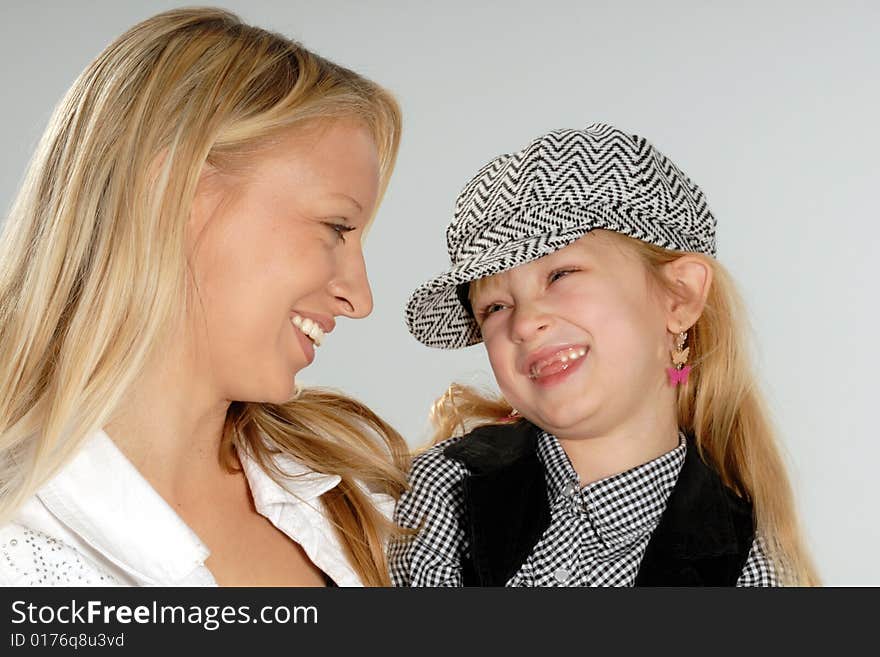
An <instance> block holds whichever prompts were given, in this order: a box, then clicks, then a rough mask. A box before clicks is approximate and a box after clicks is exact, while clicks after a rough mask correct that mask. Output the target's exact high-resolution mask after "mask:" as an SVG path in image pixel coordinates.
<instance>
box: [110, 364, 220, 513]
mask: <svg viewBox="0 0 880 657" xmlns="http://www.w3.org/2000/svg"><path fill="white" fill-rule="evenodd" d="M192 371H193V369H192V368H191V367H189V366H187V359H185V358H181V359H170V358H165V359H163V361H162V364H161V365H156V364H152V365H150V366H148V367H147V368H146V369H145V373H144V374H143V375H142V376H141V377H140V378H139V379H138V380H137V382H136V383H135V385H134V386H133V387H132V388H131V389H130V390H129V391H128V392H127V394H126V396H125V398H124V400H123V403H122V404H121V405H120V407H119V408H118V409H117V410H116V412H115V413H114V414H113V416H112V418H111V420H110V422H108V423H107V425H106V426H105V427H104V428H105V430H106V432H107V434H108V435H109V436H110V437H111V438H112V439H113V442H114V443H116V445H117V446H118V447H119V449H120V450H121V451H122V453H123V454H125V456H126V457H127V458H128V459H129V460H130V461H131V462H132V464H133V465H134V466H135V467H136V468H137V469H138V471H139V472H140V473H141V474H142V475H143V476H144V478H145V479H146V480H147V481H149V482H150V484H151V485H152V486H153V487H154V488H155V489H156V490H157V491H158V492H159V494H160V495H162V496H163V497H164V498H165V499H166V500H168V501H169V502H171V501H173V500H177V499H180V498H186V497H189V495H190V494H191V491H195V490H197V489H198V488H199V487H200V486H203V485H204V484H206V483H207V482H209V481H211V480H216V478H218V477H221V476H222V475H223V474H224V473H225V469H224V468H223V466H222V464H221V463H220V459H219V450H220V440H221V437H222V435H223V425H224V422H225V420H226V412H227V410H228V409H229V401H227V400H222V399H218V396H217V395H216V393H213V394H212V392H213V391H211V390H209V389H208V387H207V386H206V385H205V383H204V379H203V378H202V379H199V378H198V377H196V376H192V374H191V373H192Z"/></svg>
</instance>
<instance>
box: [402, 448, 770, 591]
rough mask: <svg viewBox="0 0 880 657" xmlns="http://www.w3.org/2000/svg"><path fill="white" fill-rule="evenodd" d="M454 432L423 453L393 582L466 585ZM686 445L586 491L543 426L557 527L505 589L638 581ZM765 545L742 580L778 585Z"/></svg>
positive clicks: (461, 470) (405, 506) (543, 454)
mask: <svg viewBox="0 0 880 657" xmlns="http://www.w3.org/2000/svg"><path fill="white" fill-rule="evenodd" d="M458 440H460V438H451V439H449V440H446V441H444V442H442V443H440V444H438V445H435V446H434V447H432V448H431V449H429V450H428V451H426V452H424V453H423V454H421V455H420V456H419V457H418V458H416V459H415V461H414V463H413V468H412V471H411V473H410V488H409V490H408V491H407V492H406V493H404V495H403V496H402V497H401V498H400V501H399V502H398V506H397V510H396V512H395V519H396V520H397V522H398V524H400V525H401V526H402V527H407V528H412V529H415V528H418V527H421V530H420V531H419V532H418V533H417V534H416V535H415V536H414V537H410V538H404V539H400V540H398V541H395V542H394V543H393V544H392V545H391V548H390V551H389V561H390V565H391V579H392V582H393V583H394V585H395V586H462V562H463V560H464V559H466V558H467V556H468V550H469V546H468V538H467V534H466V531H465V527H464V526H463V524H462V522H463V519H464V516H465V513H466V511H465V500H464V494H463V490H462V483H463V480H464V478H465V477H466V476H467V470H466V468H465V466H464V465H463V464H461V463H459V462H458V461H455V460H453V459H449V458H446V457H445V456H444V454H443V450H444V449H445V448H446V447H448V446H449V445H451V444H452V443H454V442H456V441H458ZM686 450H687V441H686V440H685V439H684V436H683V435H682V436H681V437H680V440H679V445H678V447H676V448H675V449H673V450H671V451H669V452H667V453H665V454H663V455H661V456H659V457H657V458H656V459H654V460H652V461H649V462H648V463H645V464H643V465H640V466H637V467H635V468H632V469H630V470H627V471H626V472H621V473H620V474H616V475H613V476H611V477H607V478H605V479H602V480H600V481H597V482H594V483H591V484H589V485H587V486H585V487H583V488H581V487H580V486H579V484H578V477H577V474H576V473H575V471H574V468H573V467H572V465H571V462H570V461H569V459H568V457H567V456H566V454H565V451H564V450H563V449H562V446H561V445H560V444H559V441H558V440H557V439H556V437H555V436H553V435H551V434H548V433H546V432H543V431H542V432H540V434H539V438H538V458H539V459H540V460H541V462H542V464H543V465H544V473H545V479H546V483H547V494H548V499H549V500H550V525H549V526H548V527H547V529H546V530H545V532H544V534H543V536H542V537H541V539H540V540H539V541H538V543H537V544H536V545H535V547H534V549H533V550H532V553H531V554H530V555H529V557H528V558H527V559H526V561H525V563H523V564H522V565H521V566H520V568H519V570H518V571H517V572H516V573H514V575H513V576H512V577H511V578H510V579H509V580H508V581H507V586H633V584H634V582H635V579H636V575H637V574H638V570H639V565H640V563H641V561H642V557H643V556H644V553H645V548H646V547H647V546H648V541H649V540H650V538H651V533H652V532H653V531H654V530H655V529H656V528H657V525H658V524H659V522H660V517H661V515H662V514H663V510H664V509H665V508H666V501H667V499H668V498H669V494H670V493H671V492H672V489H673V487H674V486H675V482H676V480H677V479H678V474H679V472H680V471H681V467H682V465H683V464H684V457H685V452H686ZM778 579H779V578H778V576H777V571H776V569H775V568H774V565H773V564H772V563H771V561H770V559H769V558H768V556H767V554H766V552H765V548H764V544H763V541H762V540H761V538H760V537H757V538H756V539H755V541H754V542H753V544H752V548H751V551H750V552H749V556H748V559H747V560H746V564H745V566H744V567H743V570H742V573H741V574H740V577H739V579H738V581H737V586H778V585H779V581H778Z"/></svg>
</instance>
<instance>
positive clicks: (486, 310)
mask: <svg viewBox="0 0 880 657" xmlns="http://www.w3.org/2000/svg"><path fill="white" fill-rule="evenodd" d="M504 308H505V306H504V304H501V303H490V304H489V305H488V306H483V307H482V308H481V309H480V312H479V313H477V317H479V319H480V321H481V322H482V321H484V320H485V319H486V318H487V317H488V316H489V315H491V314H492V313H496V312H498V311H499V310H504Z"/></svg>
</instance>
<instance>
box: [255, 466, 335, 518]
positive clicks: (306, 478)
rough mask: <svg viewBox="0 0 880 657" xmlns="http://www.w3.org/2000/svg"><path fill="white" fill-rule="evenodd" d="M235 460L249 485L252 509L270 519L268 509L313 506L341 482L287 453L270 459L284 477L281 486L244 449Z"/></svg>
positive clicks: (332, 475)
mask: <svg viewBox="0 0 880 657" xmlns="http://www.w3.org/2000/svg"><path fill="white" fill-rule="evenodd" d="M238 457H239V460H240V461H241V466H242V469H243V470H244V474H245V476H246V477H247V480H248V484H249V485H250V489H251V495H252V496H253V498H254V506H255V507H256V509H257V511H259V512H260V513H261V514H263V515H264V516H269V512H270V510H271V509H272V508H275V507H278V506H284V505H291V504H292V505H299V504H306V505H310V506H314V505H315V504H316V500H317V499H318V498H319V497H320V496H321V495H323V494H324V493H326V492H327V491H329V490H331V489H333V488H335V487H336V486H337V485H338V484H339V482H340V481H342V477H340V476H339V475H335V474H325V473H322V472H315V471H314V470H312V469H310V468H309V467H308V466H306V465H303V464H302V463H300V462H299V461H297V460H296V459H294V458H293V457H291V456H289V455H287V454H275V455H274V457H273V460H274V462H275V465H276V467H277V468H278V471H279V473H280V474H281V475H282V476H283V478H284V486H282V485H281V484H279V483H278V482H277V481H276V480H275V479H274V478H272V477H271V476H269V474H267V473H266V471H265V470H263V468H262V466H260V464H259V463H257V462H256V461H255V460H254V459H253V458H251V457H250V456H249V455H248V454H247V453H246V452H245V451H244V450H239V452H238Z"/></svg>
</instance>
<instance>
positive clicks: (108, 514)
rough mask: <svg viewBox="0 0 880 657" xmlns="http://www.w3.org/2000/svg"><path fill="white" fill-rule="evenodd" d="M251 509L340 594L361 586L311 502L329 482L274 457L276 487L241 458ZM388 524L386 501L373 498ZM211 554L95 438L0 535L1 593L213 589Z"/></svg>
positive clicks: (107, 444) (318, 505) (101, 437)
mask: <svg viewBox="0 0 880 657" xmlns="http://www.w3.org/2000/svg"><path fill="white" fill-rule="evenodd" d="M239 456H240V457H241V462H242V467H243V470H244V473H245V476H246V477H247V480H248V484H249V486H250V490H251V494H252V496H253V499H254V504H255V506H256V510H257V511H258V512H259V513H260V514H261V515H263V516H265V517H266V518H267V519H269V521H271V522H272V524H273V525H275V526H276V527H277V528H278V529H279V530H281V531H282V532H284V533H285V534H286V535H287V536H289V537H290V539H291V540H293V541H295V542H297V543H298V544H299V545H300V546H302V548H303V550H305V553H306V554H307V555H308V557H309V559H311V560H312V563H314V564H315V565H316V566H317V567H318V568H320V569H321V570H322V571H324V572H325V573H326V574H327V575H329V576H330V577H331V578H332V579H333V581H334V582H336V583H337V584H338V585H339V586H362V585H363V583H362V582H361V580H360V578H359V577H358V576H357V574H356V573H355V571H354V570H353V569H352V567H351V565H350V564H349V562H348V559H347V558H346V556H345V554H344V552H343V549H342V545H341V544H340V542H339V539H338V538H337V536H336V532H335V531H334V529H333V527H332V526H331V524H330V522H329V520H328V519H327V517H326V516H325V514H324V507H323V502H322V500H321V499H320V496H321V495H322V494H323V493H326V492H327V491H329V490H331V489H332V488H333V487H335V486H336V485H337V484H338V483H339V482H340V477H339V476H338V475H328V474H321V473H318V472H313V471H312V470H310V469H309V468H307V467H306V466H304V465H303V464H301V463H299V462H298V461H296V460H295V459H293V458H292V457H289V456H278V457H276V463H277V464H278V466H279V468H280V469H281V471H282V472H284V473H285V474H287V475H289V479H288V480H287V481H286V484H287V486H286V488H287V490H285V488H282V487H281V486H279V485H278V484H277V483H276V482H275V481H274V480H273V479H272V478H271V477H269V475H267V474H266V473H265V472H264V471H263V469H262V468H260V466H259V465H258V464H257V463H256V462H254V461H253V460H251V459H249V458H247V457H246V455H244V454H240V455H239ZM372 497H373V500H374V502H375V503H376V505H377V507H378V508H379V509H380V510H382V511H383V512H384V513H385V514H386V515H388V516H389V517H390V514H391V512H392V511H393V508H394V501H393V499H392V498H391V497H389V496H387V495H383V494H377V493H373V494H372ZM209 555H210V551H209V550H208V548H207V547H206V546H205V544H204V543H202V541H201V540H199V537H198V536H196V534H195V532H193V531H192V530H191V529H190V528H189V527H188V526H187V525H186V523H185V522H184V521H183V520H182V519H181V518H180V516H178V515H177V513H176V512H175V511H174V510H173V509H172V508H171V507H170V506H169V505H168V503H167V502H165V500H164V499H163V498H162V497H161V496H160V495H159V493H157V492H156V490H155V489H154V488H153V487H152V486H151V485H150V484H149V483H148V482H147V481H146V479H144V478H143V477H142V476H141V474H140V473H139V472H138V471H137V469H136V468H135V467H134V465H132V463H131V462H130V461H129V460H128V459H127V458H126V457H125V456H124V455H123V454H122V452H121V451H120V450H119V448H117V447H116V445H115V444H114V443H113V441H112V440H111V439H110V437H109V436H108V435H107V434H106V433H105V432H104V431H97V432H95V433H94V434H93V435H92V436H90V437H89V438H88V439H87V440H86V442H85V443H84V444H83V446H82V447H81V449H80V450H79V452H78V453H77V454H76V456H75V457H74V458H73V460H72V461H71V462H70V463H68V464H67V465H66V466H65V467H64V468H63V469H62V470H61V471H59V473H58V474H57V475H55V477H53V478H52V479H51V480H50V481H49V482H48V483H47V484H45V485H44V486H43V487H42V488H40V490H39V491H38V492H37V493H36V495H34V497H32V498H31V499H30V500H28V501H27V503H26V504H25V505H24V506H23V507H22V508H21V510H20V511H19V513H18V515H17V517H16V519H15V520H14V521H13V522H11V523H9V524H7V525H5V526H3V527H0V586H114V585H115V586H126V585H129V586H216V585H217V582H216V580H215V579H214V576H213V575H212V574H211V572H210V571H209V570H208V568H207V567H206V566H205V560H206V559H207V558H208V556H209Z"/></svg>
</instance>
